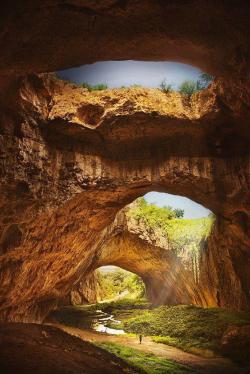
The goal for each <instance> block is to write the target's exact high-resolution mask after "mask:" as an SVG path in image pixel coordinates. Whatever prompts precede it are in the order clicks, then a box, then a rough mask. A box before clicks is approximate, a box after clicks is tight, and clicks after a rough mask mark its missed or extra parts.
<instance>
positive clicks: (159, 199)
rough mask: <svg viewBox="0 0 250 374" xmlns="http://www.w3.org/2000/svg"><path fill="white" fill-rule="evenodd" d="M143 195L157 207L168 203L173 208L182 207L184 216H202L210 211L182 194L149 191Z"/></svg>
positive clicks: (205, 215)
mask: <svg viewBox="0 0 250 374" xmlns="http://www.w3.org/2000/svg"><path fill="white" fill-rule="evenodd" d="M144 197H145V199H146V200H147V201H148V202H149V203H151V204H152V203H154V204H156V205H157V206H159V207H163V206H164V205H170V206H171V207H172V208H174V209H176V208H180V209H184V218H202V217H207V216H208V215H209V213H211V211H210V210H209V209H206V208H205V207H204V206H202V205H200V204H197V203H196V202H194V201H193V200H190V199H188V198H187V197H183V196H178V195H171V194H168V193H161V192H149V193H147V194H146V195H145V196H144Z"/></svg>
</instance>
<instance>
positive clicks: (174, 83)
mask: <svg viewBox="0 0 250 374" xmlns="http://www.w3.org/2000/svg"><path fill="white" fill-rule="evenodd" d="M56 76H57V77H58V78H60V79H63V80H67V81H69V82H72V83H74V84H76V85H78V86H81V87H83V88H86V89H88V90H89V91H99V90H106V89H108V88H109V89H113V88H127V87H133V88H138V87H145V88H158V89H160V90H161V91H162V92H164V93H170V92H175V91H178V92H180V93H182V94H184V95H188V96H191V95H192V94H194V93H196V92H198V91H201V90H203V89H204V88H207V87H208V85H209V84H210V83H211V82H212V81H213V79H214V77H213V76H212V75H210V74H208V73H207V72H202V71H201V70H200V69H198V68H196V67H194V66H191V65H187V64H183V63H179V62H173V61H165V62H150V61H134V60H126V61H101V62H96V63H94V64H90V65H82V66H80V67H75V68H71V69H66V70H62V71H58V72H56Z"/></svg>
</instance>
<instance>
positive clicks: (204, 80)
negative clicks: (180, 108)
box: [178, 73, 213, 96]
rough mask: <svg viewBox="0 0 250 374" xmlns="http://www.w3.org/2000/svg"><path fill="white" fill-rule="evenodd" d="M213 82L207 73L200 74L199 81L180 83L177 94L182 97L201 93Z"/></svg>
mask: <svg viewBox="0 0 250 374" xmlns="http://www.w3.org/2000/svg"><path fill="white" fill-rule="evenodd" d="M212 80H213V76H212V75H210V74H207V73H202V74H200V76H199V79H198V80H196V81H194V80H186V81H184V82H182V83H181V85H180V86H179V90H178V91H179V92H180V93H181V94H183V95H187V96H191V95H193V94H194V93H195V92H198V91H201V90H203V89H204V88H206V87H207V86H208V85H209V84H210V83H211V81H212Z"/></svg>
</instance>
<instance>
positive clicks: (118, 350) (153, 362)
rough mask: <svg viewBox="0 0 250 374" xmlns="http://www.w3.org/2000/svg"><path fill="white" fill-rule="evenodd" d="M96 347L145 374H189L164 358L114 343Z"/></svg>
mask: <svg viewBox="0 0 250 374" xmlns="http://www.w3.org/2000/svg"><path fill="white" fill-rule="evenodd" d="M96 345H97V346H98V347H101V348H103V349H105V350H107V351H108V352H110V353H113V354H114V355H115V356H117V357H120V358H122V359H123V360H125V361H126V362H127V363H129V364H130V365H132V366H133V367H135V368H137V369H139V370H140V372H141V373H147V374H160V373H162V374H163V373H169V374H184V373H191V372H192V370H191V369H190V368H188V367H187V366H184V365H181V364H178V363H176V362H174V361H171V360H168V359H166V358H161V357H157V356H155V355H154V354H152V353H144V352H141V351H138V350H137V349H134V348H130V347H127V346H125V345H121V344H116V343H98V344H96Z"/></svg>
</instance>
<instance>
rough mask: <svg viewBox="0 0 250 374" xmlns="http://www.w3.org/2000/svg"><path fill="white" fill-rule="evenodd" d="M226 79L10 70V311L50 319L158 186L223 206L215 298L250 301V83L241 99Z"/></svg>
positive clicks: (240, 303) (4, 204) (210, 296)
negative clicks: (151, 79) (164, 80)
mask: <svg viewBox="0 0 250 374" xmlns="http://www.w3.org/2000/svg"><path fill="white" fill-rule="evenodd" d="M239 84H240V83H239ZM223 87H224V86H223V81H221V80H218V81H217V82H215V83H214V84H212V85H211V86H210V87H209V88H208V89H207V90H206V91H204V92H202V93H199V94H197V95H195V96H194V97H192V99H191V100H186V98H185V99H184V98H183V97H182V96H181V95H180V94H177V93H173V94H170V95H166V94H164V93H162V92H160V91H159V90H144V89H130V90H129V89H128V90H124V91H123V90H122V91H120V90H111V91H109V90H108V91H103V92H96V93H91V94H90V93H88V92H87V91H86V90H83V89H79V88H77V87H75V86H72V85H69V84H66V83H62V82H60V81H57V80H55V79H54V78H51V76H47V75H41V76H30V77H25V78H22V79H21V78H20V79H18V80H13V81H11V82H10V81H9V80H6V81H5V83H4V84H3V86H2V89H4V93H5V96H4V97H5V100H4V101H3V100H2V101H1V120H0V125H1V129H0V145H1V148H0V150H1V154H0V175H1V187H0V190H1V195H0V207H1V209H0V212H1V213H0V230H1V238H0V246H1V256H0V269H1V272H0V284H1V295H0V311H1V314H0V315H1V319H2V320H10V321H41V320H42V319H43V318H44V317H45V316H46V314H47V313H48V312H49V311H50V310H51V309H53V308H54V307H55V306H56V304H57V302H58V301H59V300H61V299H63V298H64V297H65V296H66V295H68V294H69V292H70V290H71V289H72V286H73V285H74V284H77V283H79V282H80V280H81V279H82V277H83V276H84V275H87V274H89V273H90V272H91V271H92V270H93V269H94V267H95V264H96V263H97V259H98V258H99V256H100V252H99V251H100V248H103V247H104V246H105V243H106V242H107V241H108V240H110V227H111V226H112V225H111V224H112V222H113V221H114V218H115V215H116V213H117V212H118V211H119V209H121V208H122V207H124V206H125V205H126V204H128V203H130V202H131V201H133V200H134V199H135V198H137V197H138V196H141V195H143V194H145V193H146V192H148V191H151V190H157V191H166V192H169V193H175V194H180V195H184V196H187V197H189V198H191V199H193V200H195V201H197V202H198V203H201V204H203V205H204V206H206V207H208V208H210V209H211V210H212V211H213V212H214V213H215V214H216V216H217V217H218V224H217V226H216V227H215V229H214V230H215V231H214V233H213V235H212V237H211V239H210V241H209V243H208V246H207V250H205V251H204V254H203V256H202V267H203V270H202V277H203V278H202V279H203V282H202V287H203V288H204V292H206V300H208V305H221V306H230V307H232V308H235V309H249V303H250V301H249V276H248V271H247V269H248V267H249V261H250V252H249V230H248V227H249V215H250V213H249V209H250V208H249V187H248V186H249V175H250V173H249V154H248V152H247V148H246V147H245V144H248V143H249V133H248V132H247V131H246V128H247V123H248V120H249V117H248V114H247V112H246V110H245V109H246V105H247V100H246V98H247V92H245V91H244V92H245V94H244V95H245V96H244V100H242V101H240V99H239V96H238V94H237V92H239V90H238V91H237V90H236V91H235V90H234V89H233V88H234V87H233V86H232V87H233V88H232V91H230V90H229V88H228V90H227V91H225V90H223V89H222V88H223ZM1 97H3V96H1ZM239 102H240V104H239ZM110 225H111V226H110Z"/></svg>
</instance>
